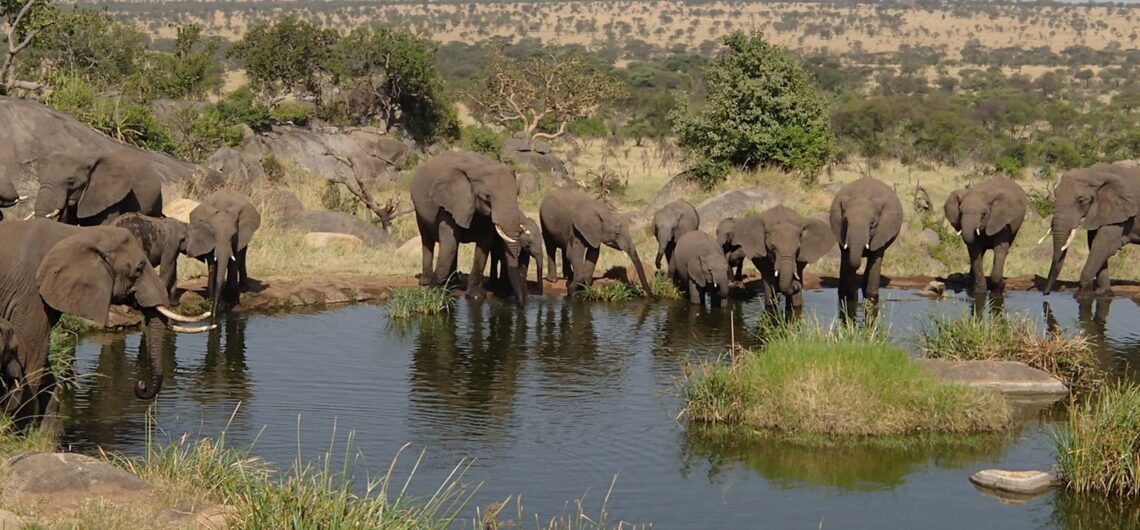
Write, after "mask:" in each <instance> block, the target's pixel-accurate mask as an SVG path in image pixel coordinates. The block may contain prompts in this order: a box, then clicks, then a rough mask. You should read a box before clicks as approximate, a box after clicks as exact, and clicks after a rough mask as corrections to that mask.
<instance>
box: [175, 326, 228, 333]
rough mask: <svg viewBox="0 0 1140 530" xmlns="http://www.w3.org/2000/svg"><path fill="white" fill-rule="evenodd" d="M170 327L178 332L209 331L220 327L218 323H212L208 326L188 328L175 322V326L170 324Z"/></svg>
mask: <svg viewBox="0 0 1140 530" xmlns="http://www.w3.org/2000/svg"><path fill="white" fill-rule="evenodd" d="M170 329H172V330H174V331H175V332H177V333H205V332H207V331H211V330H215V329H218V325H217V324H210V325H208V326H202V327H200V328H188V327H185V326H179V325H177V324H175V325H173V326H170Z"/></svg>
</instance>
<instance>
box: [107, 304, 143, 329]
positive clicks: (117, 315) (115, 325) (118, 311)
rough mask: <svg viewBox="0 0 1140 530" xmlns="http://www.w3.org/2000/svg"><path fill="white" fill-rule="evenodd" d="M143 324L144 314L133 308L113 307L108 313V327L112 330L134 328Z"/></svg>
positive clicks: (124, 306)
mask: <svg viewBox="0 0 1140 530" xmlns="http://www.w3.org/2000/svg"><path fill="white" fill-rule="evenodd" d="M139 324H142V313H139V312H138V311H135V310H134V309H132V308H131V306H126V305H113V306H111V310H110V311H109V312H108V313H107V327H108V328H112V329H125V328H133V327H135V326H138V325H139Z"/></svg>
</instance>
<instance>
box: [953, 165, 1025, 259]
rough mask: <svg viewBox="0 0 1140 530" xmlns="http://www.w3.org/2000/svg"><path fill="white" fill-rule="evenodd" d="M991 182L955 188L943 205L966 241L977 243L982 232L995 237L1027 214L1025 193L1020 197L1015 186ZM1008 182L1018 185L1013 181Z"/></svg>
mask: <svg viewBox="0 0 1140 530" xmlns="http://www.w3.org/2000/svg"><path fill="white" fill-rule="evenodd" d="M995 178H1003V179H1004V178H1005V177H995ZM1005 180H1009V179H1005ZM991 182H992V181H987V182H984V183H981V184H977V185H975V186H972V187H969V188H966V189H962V190H954V191H953V192H952V193H950V197H948V198H947V199H946V204H945V205H943V212H944V213H945V214H946V220H947V221H949V222H950V225H951V226H953V227H954V229H955V230H957V231H958V233H959V234H961V236H962V241H963V242H965V243H966V244H967V245H972V244H974V242H975V240H976V239H977V238H978V237H981V236H982V235H985V236H988V237H993V236H995V235H997V234H998V232H1001V231H1002V230H1003V229H1004V228H1005V227H1006V226H1011V225H1019V224H1020V222H1021V218H1022V217H1024V215H1025V199H1024V193H1022V195H1023V196H1022V197H1018V196H1016V194H1015V192H1014V191H1013V190H1014V188H1010V187H1009V186H999V185H991V184H990V183H991ZM1009 184H1012V185H1013V186H1014V187H1015V188H1016V186H1017V185H1016V184H1013V183H1012V181H1010V182H1009ZM1016 189H1018V190H1019V189H1020V188H1016ZM1019 216H1020V217H1019Z"/></svg>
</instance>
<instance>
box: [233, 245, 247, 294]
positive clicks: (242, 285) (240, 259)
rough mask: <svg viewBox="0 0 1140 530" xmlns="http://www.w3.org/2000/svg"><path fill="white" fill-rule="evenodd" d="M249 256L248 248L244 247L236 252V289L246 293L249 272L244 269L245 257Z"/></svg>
mask: <svg viewBox="0 0 1140 530" xmlns="http://www.w3.org/2000/svg"><path fill="white" fill-rule="evenodd" d="M247 254H249V247H245V248H243V249H241V250H239V251H237V256H236V257H237V272H238V289H240V290H242V291H248V290H249V288H250V285H249V270H248V269H247V268H246V261H245V257H246V255H247Z"/></svg>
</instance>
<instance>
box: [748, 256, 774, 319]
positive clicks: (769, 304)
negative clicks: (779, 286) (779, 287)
mask: <svg viewBox="0 0 1140 530" xmlns="http://www.w3.org/2000/svg"><path fill="white" fill-rule="evenodd" d="M752 264H753V265H755V266H756V270H758V271H760V283H761V284H762V285H763V286H764V309H766V310H768V311H772V310H775V309H776V267H775V264H773V263H772V262H771V261H768V260H766V259H756V258H754V259H753V260H752Z"/></svg>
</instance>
